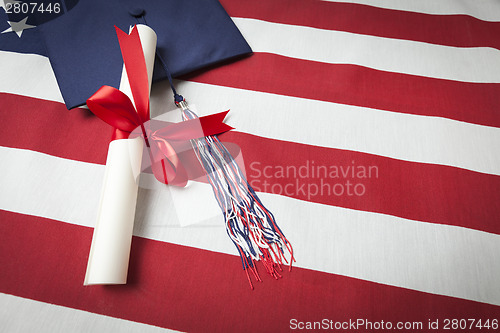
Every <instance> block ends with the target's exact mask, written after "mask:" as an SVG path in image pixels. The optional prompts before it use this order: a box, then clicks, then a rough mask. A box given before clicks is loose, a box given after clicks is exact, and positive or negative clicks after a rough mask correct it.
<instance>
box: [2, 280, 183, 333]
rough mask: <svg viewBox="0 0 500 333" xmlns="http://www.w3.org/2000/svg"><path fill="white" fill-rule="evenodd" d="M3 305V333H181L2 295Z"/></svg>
mask: <svg viewBox="0 0 500 333" xmlns="http://www.w3.org/2000/svg"><path fill="white" fill-rule="evenodd" d="M82 288H83V287H82ZM0 304H2V306H0V323H2V324H1V331H2V332H40V333H43V332H47V333H52V332H74V333H79V332H81V333H84V332H123V333H127V332H130V333H134V332H144V333H166V332H178V331H174V330H170V329H165V328H160V327H157V326H152V325H146V324H141V323H136V322H133V321H129V320H124V319H118V318H113V317H108V316H103V315H99V314H95V313H91V312H87V311H82V310H76V309H71V308H66V307H63V306H59V305H54V304H49V303H42V302H39V301H34V300H31V299H27V298H22V297H17V296H11V295H7V294H2V293H0Z"/></svg>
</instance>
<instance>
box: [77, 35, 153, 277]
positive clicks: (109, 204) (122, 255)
mask: <svg viewBox="0 0 500 333" xmlns="http://www.w3.org/2000/svg"><path fill="white" fill-rule="evenodd" d="M137 29H138V32H139V37H140V39H141V44H142V49H143V52H144V57H145V59H146V67H147V71H148V80H149V90H151V79H152V76H153V65H154V58H155V50H156V34H155V32H154V31H153V30H152V29H151V28H149V27H148V26H145V25H137ZM120 90H121V91H122V92H124V93H125V94H126V95H127V96H128V97H129V98H130V100H131V101H132V102H133V101H134V99H133V96H132V92H131V89H130V83H129V80H128V76H127V74H126V69H125V66H123V71H122V77H121V82H120ZM142 142H143V139H142V138H135V139H122V140H114V141H112V142H111V143H110V144H109V149H108V157H107V159H106V168H105V172H104V179H103V185H102V192H101V199H100V203H99V209H98V213H97V222H96V226H95V228H94V235H93V237H92V245H91V247H90V254H89V261H88V264H87V272H86V274H85V281H84V283H83V284H84V285H93V284H125V283H127V271H128V263H129V257H130V245H131V242H132V232H133V229H134V217H135V206H136V203H137V191H138V184H137V179H138V176H139V173H140V169H141V160H142V148H143V143H142Z"/></svg>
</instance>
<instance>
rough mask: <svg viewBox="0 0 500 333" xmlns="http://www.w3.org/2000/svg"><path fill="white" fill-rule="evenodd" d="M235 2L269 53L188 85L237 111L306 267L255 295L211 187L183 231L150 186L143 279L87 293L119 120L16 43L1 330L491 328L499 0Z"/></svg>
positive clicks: (2, 186)
mask: <svg viewBox="0 0 500 333" xmlns="http://www.w3.org/2000/svg"><path fill="white" fill-rule="evenodd" d="M6 3H13V1H10V2H9V1H2V2H0V4H2V5H4V4H6ZM221 3H222V5H223V6H224V8H225V9H226V11H227V12H228V13H229V14H230V16H231V17H232V18H233V20H234V22H235V23H236V25H237V26H238V28H239V29H240V31H241V32H242V34H243V36H244V37H245V38H246V40H247V41H248V43H249V44H250V46H251V47H252V49H253V51H254V54H253V55H252V56H250V57H247V58H244V59H242V60H239V61H234V62H232V63H229V64H225V65H223V66H219V67H216V68H213V69H211V70H208V71H204V72H200V73H195V74H191V75H188V76H185V77H182V78H180V79H178V80H176V81H175V84H176V87H177V90H178V91H179V92H180V93H181V94H183V95H184V96H185V97H186V98H188V99H189V101H190V103H193V104H196V105H197V107H198V109H203V111H202V112H204V113H207V114H209V113H215V112H220V111H223V110H227V109H231V113H230V116H229V117H228V119H227V122H228V124H229V125H231V126H233V127H235V128H236V130H235V131H232V132H229V133H226V134H224V135H222V136H221V139H223V141H226V142H232V143H235V144H237V145H238V146H240V147H241V151H242V154H243V157H244V163H245V168H246V172H247V177H248V180H249V182H250V183H251V184H252V185H253V186H254V188H255V189H256V190H257V191H259V196H260V197H261V199H262V201H263V202H264V204H265V205H266V206H267V207H268V208H269V209H270V210H271V211H272V212H273V213H274V214H275V217H276V219H277V222H278V224H279V225H280V227H281V228H282V229H283V231H284V233H285V235H286V236H287V238H288V239H289V240H290V242H291V243H292V244H293V246H294V255H295V258H296V260H297V263H296V265H295V267H294V268H293V269H292V271H291V272H288V270H284V272H283V278H282V279H280V280H278V281H274V279H272V278H271V277H269V276H262V279H263V282H262V283H257V284H256V286H255V287H256V288H255V290H253V291H251V290H250V289H249V287H248V282H247V280H246V277H245V273H244V272H243V271H242V270H241V265H240V259H239V257H238V256H237V253H236V251H235V249H234V247H233V245H232V243H231V241H230V240H229V238H227V235H226V234H225V230H224V226H223V219H222V216H220V215H217V214H208V213H206V214H205V213H204V212H205V211H206V212H212V211H214V210H215V211H216V210H217V209H218V208H217V206H216V205H217V203H216V201H215V200H214V198H213V197H212V196H211V194H210V193H209V192H207V193H208V194H207V195H206V196H200V197H198V198H197V203H196V205H197V206H198V210H199V213H198V214H194V215H197V216H203V215H204V214H205V215H206V217H207V218H206V219H205V221H198V222H200V223H194V224H193V223H192V222H193V221H188V222H187V224H189V225H187V226H181V225H183V224H185V223H186V221H180V220H182V219H183V218H189V217H183V216H181V215H182V214H178V213H179V212H178V209H176V207H174V204H173V203H172V202H173V201H175V200H173V199H175V198H174V197H175V196H176V195H177V194H176V193H175V192H176V191H173V190H170V189H163V190H161V189H160V190H158V189H145V188H143V189H141V190H140V192H139V198H138V203H137V213H136V220H135V230H134V238H133V241H132V252H131V258H130V268H129V279H128V284H127V285H122V286H92V287H84V286H83V278H84V275H85V269H86V264H87V258H88V253H89V249H90V243H91V239H92V232H93V226H94V224H95V220H96V216H97V208H98V203H99V196H100V190H101V184H102V177H103V172H104V165H105V162H106V153H107V148H108V143H109V138H110V133H111V130H110V128H109V127H108V125H106V124H105V123H103V122H102V121H101V120H99V119H97V118H96V117H94V116H92V115H91V114H90V112H89V111H88V110H86V109H83V108H78V109H73V110H70V111H68V110H67V109H66V108H65V106H64V104H63V99H62V97H61V94H60V92H59V88H58V86H57V82H56V80H55V77H54V74H53V72H52V69H51V66H50V63H49V61H48V59H47V58H46V57H45V56H43V55H39V54H34V53H26V52H25V51H24V52H14V51H12V50H10V51H5V50H6V49H7V48H6V45H5V44H4V45H2V44H0V49H2V51H0V73H1V76H0V112H1V125H0V126H1V131H0V304H1V305H0V331H2V332H11V331H44V332H56V331H64V332H67V331H72V332H84V331H85V332H87V331H95V332H100V331H120V332H136V331H141V332H142V331H143V332H162V331H170V330H174V331H187V332H284V331H289V330H292V331H293V330H301V329H308V328H311V329H316V330H320V329H323V330H338V331H341V330H346V331H347V330H350V331H357V332H370V331H373V330H380V331H383V330H384V329H385V330H390V329H392V330H394V331H397V330H405V329H406V330H407V331H413V332H418V331H429V330H430V329H434V328H438V330H439V331H441V330H446V329H447V328H448V329H449V330H462V331H464V332H465V331H467V332H474V331H477V332H484V331H486V332H489V331H497V330H498V325H499V324H498V321H499V320H500V307H499V305H500V260H499V255H500V236H499V234H500V130H499V127H500V37H499V36H500V2H498V1H497V0H482V1H473V0H464V1H460V2H458V1H448V0H447V1H433V0H421V1H410V0H404V1H396V0H387V1H377V0H371V1H370V0H352V1H347V0H346V1H343V2H339V1H316V0H255V1H244V0H222V1H221ZM3 7H5V5H4V6H3ZM1 11H2V10H1V9H0V12H1ZM0 18H1V19H2V21H1V22H0V30H2V31H3V33H2V34H1V35H0V37H2V36H4V37H5V36H7V35H8V34H10V35H12V36H14V37H16V38H19V40H20V41H22V40H23V38H25V37H29V35H28V32H29V31H30V30H33V31H34V30H35V29H34V28H30V29H29V30H25V32H23V34H22V35H21V36H20V37H19V36H16V35H19V34H18V33H16V31H15V29H16V27H17V29H18V30H19V27H22V26H23V25H22V23H21V26H20V25H19V24H17V25H16V24H14V26H12V22H11V23H7V21H6V20H5V15H2V16H0ZM19 22H21V21H19ZM14 23H16V22H14ZM24 23H25V24H27V22H24ZM28 23H29V22H28ZM26 29H28V28H26ZM14 34H16V35H14ZM1 40H2V39H0V41H1ZM77 79H78V78H75V80H77ZM170 102H171V97H170V93H169V87H168V84H167V83H164V82H162V83H157V84H156V85H154V86H153V91H152V102H151V103H152V109H153V110H160V111H161V110H167V109H169V108H171V107H170V106H168V104H169V103H170ZM157 112H158V111H157ZM191 218H194V217H191ZM166 221H169V223H170V224H169V223H167V222H166ZM172 221H174V222H173V223H172ZM195 222H196V221H195ZM262 275H263V274H262ZM370 325H371V326H370ZM434 331H437V330H434Z"/></svg>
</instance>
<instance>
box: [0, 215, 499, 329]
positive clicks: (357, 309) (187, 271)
mask: <svg viewBox="0 0 500 333" xmlns="http://www.w3.org/2000/svg"><path fill="white" fill-rule="evenodd" d="M0 220H1V221H2V222H1V223H0V229H1V230H0V231H1V232H0V265H1V267H2V270H1V271H0V272H1V273H0V291H1V292H3V293H7V294H12V295H16V296H21V297H26V298H30V299H35V300H38V301H42V302H46V303H53V304H58V305H62V306H66V307H70V308H75V309H81V310H85V311H90V312H93V313H98V314H103V315H107V316H112V317H116V318H123V319H128V320H132V321H137V322H141V323H146V324H151V325H156V326H160V327H166V328H171V329H177V330H183V331H189V332H283V331H287V330H288V329H289V324H290V320H291V319H293V318H296V319H298V320H302V321H305V320H307V321H315V320H317V321H321V320H322V319H324V318H327V319H332V320H335V321H348V320H349V319H352V320H356V319H357V318H361V319H367V320H370V321H381V320H384V321H386V322H387V321H391V322H394V323H396V322H398V321H406V320H407V321H423V322H424V325H427V323H428V319H432V320H436V319H439V320H440V321H441V325H442V324H443V322H442V321H443V320H444V319H445V318H448V319H452V318H474V319H476V320H477V319H483V321H484V320H485V319H487V318H490V320H491V319H492V318H499V317H500V307H498V306H493V305H488V304H483V303H478V302H473V301H467V300H461V299H457V298H453V297H446V296H439V295H433V294H428V293H424V292H418V291H412V290H407V289H403V288H398V287H392V286H386V285H382V284H377V283H372V282H367V281H363V280H358V279H354V278H349V277H344V276H338V275H333V274H327V273H322V272H318V271H311V270H307V269H300V268H294V269H293V271H292V272H291V273H289V272H288V271H285V272H284V274H283V275H284V277H283V279H281V280H279V281H274V280H273V279H272V278H270V277H269V276H264V277H263V280H264V281H263V283H259V284H258V285H257V286H256V288H255V290H254V291H250V289H249V287H248V282H247V281H246V278H245V274H244V273H243V271H242V270H241V268H240V267H241V266H240V262H239V259H238V258H237V257H236V256H231V255H226V254H220V253H214V252H210V251H203V250H199V249H195V248H190V247H184V246H179V245H173V244H168V243H163V242H158V241H152V240H147V239H144V238H139V237H134V239H133V242H132V253H131V259H130V269H129V283H128V284H127V285H122V286H92V287H84V286H83V285H82V284H83V278H84V275H85V268H86V264H87V256H88V251H89V248H90V242H91V237H92V229H90V228H85V227H80V226H75V225H71V224H66V223H62V222H57V221H53V220H48V219H44V218H40V217H33V216H27V215H21V214H16V213H11V212H6V211H0ZM219 231H220V232H224V231H223V230H219ZM214 232H216V231H214ZM373 300H376V304H377V305H376V306H374V303H373ZM424 327H425V326H424ZM476 330H477V331H479V332H482V330H479V329H476ZM476 330H474V329H473V330H471V331H476ZM364 331H365V330H359V332H364ZM424 331H425V330H424Z"/></svg>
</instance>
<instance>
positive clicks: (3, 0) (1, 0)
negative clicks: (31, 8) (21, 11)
mask: <svg viewBox="0 0 500 333" xmlns="http://www.w3.org/2000/svg"><path fill="white" fill-rule="evenodd" d="M15 3H21V1H19V0H0V7H2V8H3V10H7V8H5V7H6V6H7V5H8V4H11V5H14V4H15Z"/></svg>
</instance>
